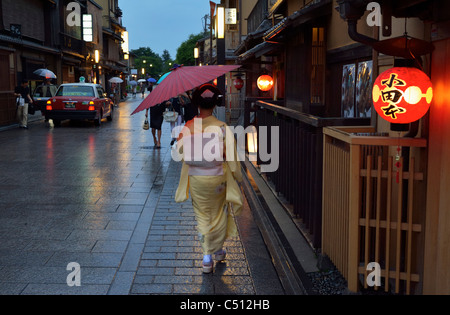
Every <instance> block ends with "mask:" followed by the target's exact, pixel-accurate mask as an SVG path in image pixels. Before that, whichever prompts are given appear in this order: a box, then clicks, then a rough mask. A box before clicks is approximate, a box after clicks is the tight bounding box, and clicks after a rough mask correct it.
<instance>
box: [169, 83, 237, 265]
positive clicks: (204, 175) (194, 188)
mask: <svg viewBox="0 0 450 315" xmlns="http://www.w3.org/2000/svg"><path fill="white" fill-rule="evenodd" d="M206 90H209V91H210V92H212V93H214V95H213V97H204V96H202V94H203V92H205V91H206ZM219 95H220V91H219V90H218V89H217V88H216V87H215V86H213V85H211V84H206V85H203V86H201V87H200V88H199V89H198V90H196V91H195V92H194V95H193V98H192V102H193V103H194V105H197V106H198V108H199V115H198V117H197V119H194V120H191V121H188V122H187V123H186V125H185V126H184V128H183V130H182V132H181V133H180V136H179V138H178V142H177V146H176V150H177V151H176V153H174V152H172V154H177V153H178V154H181V156H182V157H183V167H182V170H181V175H180V181H179V185H178V189H177V191H176V195H175V201H176V202H185V201H186V200H188V198H189V193H190V195H191V198H192V205H193V207H194V212H195V218H196V221H197V230H198V233H199V241H200V243H201V246H202V250H203V261H202V269H203V272H204V273H210V272H212V271H213V268H214V260H216V261H222V260H224V259H225V257H226V250H225V249H224V248H223V245H224V242H225V240H226V239H227V238H229V237H234V236H237V235H238V232H237V227H236V223H235V221H234V219H233V214H234V215H238V214H239V212H240V211H241V209H242V204H243V201H242V200H243V198H242V193H241V190H240V188H239V185H238V182H239V181H241V180H242V173H241V168H240V163H239V162H238V160H237V152H236V144H235V140H234V137H233V133H232V132H231V131H230V129H229V128H228V126H227V125H226V124H225V123H224V122H222V121H219V120H218V119H216V118H215V117H214V116H213V115H212V113H213V110H214V108H215V107H216V106H217V105H219V104H220V102H221V101H220V98H219ZM194 126H195V128H194ZM211 130H215V131H216V132H215V134H216V135H217V138H220V139H217V138H216V137H215V136H214V137H211ZM194 139H195V140H194ZM198 139H200V140H198ZM211 139H217V140H219V141H220V142H219V143H221V144H222V150H221V152H223V153H224V156H223V157H225V159H223V158H221V156H216V159H215V160H212V159H210V158H208V157H206V156H204V155H206V153H207V150H206V149H207V148H212V147H215V146H211V145H210V144H209V140H211ZM205 140H208V142H207V143H205ZM194 143H202V150H203V152H204V153H203V154H202V160H201V161H198V158H197V156H198V151H197V152H196V153H193V152H192V151H193V150H190V149H191V148H194ZM223 144H225V145H223ZM227 147H228V148H229V149H228V151H230V150H231V152H233V151H234V154H228V153H227V152H228V151H227V150H226V148H227ZM196 149H197V145H196ZM233 149H234V150H233ZM173 150H175V149H173ZM189 152H190V153H189ZM189 154H190V155H192V154H195V155H196V157H195V159H194V158H192V156H189ZM219 155H221V154H219ZM230 155H233V156H230ZM212 254H214V260H213V257H212Z"/></svg>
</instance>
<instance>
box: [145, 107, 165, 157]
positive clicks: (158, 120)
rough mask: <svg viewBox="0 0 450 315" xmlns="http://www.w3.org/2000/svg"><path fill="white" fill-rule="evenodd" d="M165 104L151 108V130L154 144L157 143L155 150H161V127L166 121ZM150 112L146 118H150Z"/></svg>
mask: <svg viewBox="0 0 450 315" xmlns="http://www.w3.org/2000/svg"><path fill="white" fill-rule="evenodd" d="M164 110H165V104H159V105H156V106H152V107H150V128H151V129H152V135H153V142H154V143H155V148H156V149H160V148H161V134H162V131H161V127H162V124H163V121H164V116H163V113H164ZM148 113H149V110H148V109H147V111H146V112H145V117H146V118H148Z"/></svg>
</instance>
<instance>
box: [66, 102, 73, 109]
mask: <svg viewBox="0 0 450 315" xmlns="http://www.w3.org/2000/svg"><path fill="white" fill-rule="evenodd" d="M65 108H75V103H71V102H67V103H66V105H65Z"/></svg>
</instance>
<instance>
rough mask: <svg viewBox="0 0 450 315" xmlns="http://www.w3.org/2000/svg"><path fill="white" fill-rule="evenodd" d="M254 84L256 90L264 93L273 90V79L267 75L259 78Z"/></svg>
mask: <svg viewBox="0 0 450 315" xmlns="http://www.w3.org/2000/svg"><path fill="white" fill-rule="evenodd" d="M256 83H257V85H258V88H259V89H260V90H261V91H264V92H267V91H270V90H271V89H272V88H273V78H272V77H271V76H270V75H267V74H264V75H262V76H260V77H259V78H258V81H257V82H256Z"/></svg>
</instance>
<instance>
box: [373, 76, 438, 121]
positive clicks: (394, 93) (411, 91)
mask: <svg viewBox="0 0 450 315" xmlns="http://www.w3.org/2000/svg"><path fill="white" fill-rule="evenodd" d="M372 97H373V104H374V107H375V110H376V111H377V113H378V114H379V115H380V116H381V117H382V118H383V119H385V120H387V121H389V122H391V123H395V124H409V123H411V122H414V121H417V120H419V119H420V118H422V117H423V116H424V115H425V114H426V113H427V112H428V109H429V108H430V104H431V101H432V100H433V87H432V84H431V80H430V78H429V77H428V76H427V75H426V74H425V73H423V72H422V71H420V70H419V69H416V68H407V67H395V68H392V69H389V70H387V71H385V72H383V73H382V74H381V75H380V76H379V77H378V78H377V79H376V81H375V84H374V86H373V91H372Z"/></svg>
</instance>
